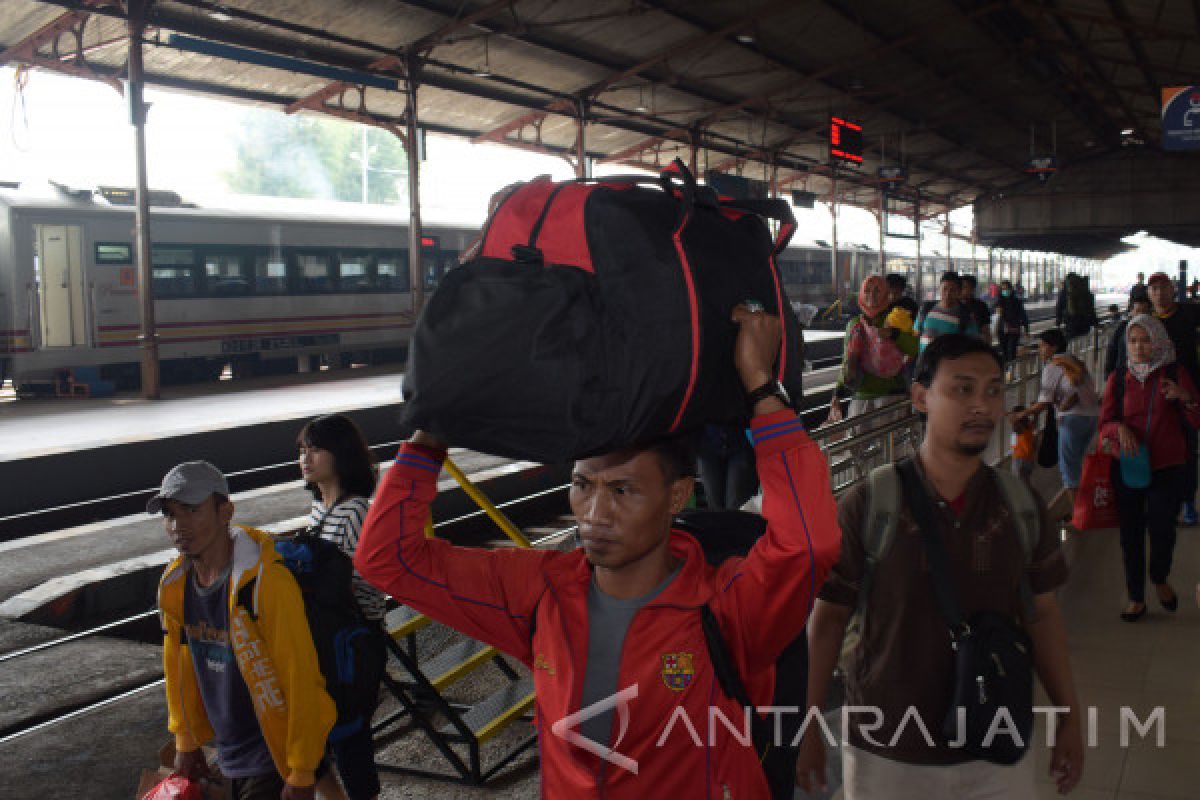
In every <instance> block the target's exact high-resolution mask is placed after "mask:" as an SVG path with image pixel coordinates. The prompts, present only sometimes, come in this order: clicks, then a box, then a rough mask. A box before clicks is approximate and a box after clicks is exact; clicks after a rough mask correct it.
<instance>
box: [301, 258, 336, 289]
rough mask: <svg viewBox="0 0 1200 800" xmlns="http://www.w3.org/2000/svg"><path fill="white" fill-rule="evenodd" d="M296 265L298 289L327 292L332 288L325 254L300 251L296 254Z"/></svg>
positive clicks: (327, 259)
mask: <svg viewBox="0 0 1200 800" xmlns="http://www.w3.org/2000/svg"><path fill="white" fill-rule="evenodd" d="M296 266H297V269H298V272H299V276H300V291H302V292H328V291H329V290H330V289H332V288H333V281H332V280H331V279H330V277H329V258H328V257H327V256H323V255H315V254H313V253H301V254H300V255H298V256H296Z"/></svg>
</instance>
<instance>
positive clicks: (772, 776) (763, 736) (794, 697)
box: [674, 510, 808, 800]
mask: <svg viewBox="0 0 1200 800" xmlns="http://www.w3.org/2000/svg"><path fill="white" fill-rule="evenodd" d="M674 527H675V528H676V529H677V530H681V531H684V532H686V533H690V534H691V535H692V536H694V537H696V539H697V541H699V542H700V546H701V547H702V548H704V557H705V559H706V560H707V561H708V563H709V564H712V565H713V566H719V565H720V564H721V563H722V562H724V561H725V560H726V559H728V558H731V557H733V556H744V555H746V553H748V552H749V551H750V548H751V547H753V546H754V543H755V542H757V541H758V540H759V538H761V537H762V535H763V534H764V533H766V530H767V523H766V520H764V519H763V518H762V517H761V516H759V515H758V514H751V513H749V512H746V511H694V510H692V511H684V512H683V513H681V514H679V515H678V516H676V517H675V525H674ZM700 614H701V618H700V621H701V625H702V626H703V628H704V640H705V643H706V644H707V646H708V656H709V659H711V661H712V664H713V672H714V673H715V674H716V676H717V682H718V683H719V684H720V685H721V691H723V692H724V693H725V695H726V697H730V698H732V699H733V700H736V701H737V702H738V704H739V705H741V706H742V707H743V708H754V704H753V703H752V702H751V701H750V695H749V693H747V691H746V686H745V684H744V683H742V678H741V675H739V674H738V670H737V664H736V662H735V661H734V660H733V654H732V653H731V652H730V651H729V644H728V643H727V642H726V640H725V636H724V634H722V633H721V626H720V624H719V623H718V622H717V618H716V615H715V614H713V612H712V609H711V608H709V607H708V606H707V605H705V606H704V607H703V608H702V609H701V611H700ZM807 694H808V640H807V638H806V637H805V633H804V631H801V632H800V635H799V636H797V637H796V638H795V639H793V640H792V642H791V643H790V644H788V646H787V647H785V648H784V649H783V652H781V653H780V654H779V657H778V658H777V659H776V660H775V691H774V693H773V695H772V697H771V705H773V706H778V707H782V708H796V709H798V711H797V712H796V713H781V714H780V722H781V725H780V739H779V743H780V745H781V746H780V747H775V724H774V720H768V719H765V718H763V717H762V716H760V715H759V714H758V712H756V711H755V712H752V713H751V714H750V732H751V738H752V740H753V742H754V748H755V750H756V752H758V754H759V761H760V763H761V764H762V768H763V772H764V773H765V774H766V777H767V784H768V785H769V786H770V788H771V797H772V798H773V799H774V800H784V799H785V798H787V799H788V800H790V798H791V797H792V795H793V794H794V793H795V790H796V759H797V757H798V756H799V752H800V748H799V747H792V746H791V744H792V741H793V740H794V739H795V738H796V734H797V733H798V732H799V730H800V726H801V724H802V723H803V722H804V716H805V713H806V710H807Z"/></svg>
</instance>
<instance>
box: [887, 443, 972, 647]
mask: <svg viewBox="0 0 1200 800" xmlns="http://www.w3.org/2000/svg"><path fill="white" fill-rule="evenodd" d="M896 469H897V470H898V471H899V473H900V483H901V484H902V485H903V487H904V496H905V497H907V498H908V502H909V507H910V508H911V509H912V512H913V517H914V518H915V519H916V521H917V527H918V528H920V529H921V538H922V540H923V541H924V543H925V556H926V557H927V558H928V559H929V573H930V578H931V579H932V582H933V593H934V595H935V596H936V597H937V602H938V607H939V608H940V609H941V612H942V617H943V619H944V620H945V622H946V626H947V627H948V628H949V629H950V638H951V639H952V640H953V641H954V642H956V643H957V642H958V641H959V640H960V639H961V638H962V637H964V636H966V635H968V634H970V632H971V628H970V626H969V625H967V624H966V622H965V621H964V620H963V615H962V610H961V609H960V608H959V605H958V597H957V596H956V595H955V593H954V588H953V586H952V585H951V583H950V575H951V572H950V556H949V555H947V553H946V546H945V545H944V544H943V543H942V540H941V538H939V536H938V528H939V526H938V524H937V518H936V514H935V512H934V508H933V501H932V500H931V499H930V497H929V492H928V491H927V490H926V489H925V485H924V483H923V482H922V481H921V476H920V475H918V474H917V466H916V464H915V463H914V462H913V459H911V458H906V459H904V460H903V461H901V462H900V463H899V464H897V465H896Z"/></svg>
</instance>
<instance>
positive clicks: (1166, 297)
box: [1146, 280, 1175, 311]
mask: <svg viewBox="0 0 1200 800" xmlns="http://www.w3.org/2000/svg"><path fill="white" fill-rule="evenodd" d="M1146 290H1147V291H1149V292H1150V302H1151V303H1153V304H1154V307H1155V308H1156V309H1158V310H1160V311H1161V310H1165V309H1170V308H1171V307H1172V306H1173V305H1175V285H1174V284H1172V283H1171V282H1170V281H1163V280H1158V281H1155V282H1154V283H1152V284H1150V285H1149V286H1147V287H1146Z"/></svg>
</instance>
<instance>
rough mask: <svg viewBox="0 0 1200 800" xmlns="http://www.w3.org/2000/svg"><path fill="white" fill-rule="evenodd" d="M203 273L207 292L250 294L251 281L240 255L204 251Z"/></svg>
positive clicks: (225, 294)
mask: <svg viewBox="0 0 1200 800" xmlns="http://www.w3.org/2000/svg"><path fill="white" fill-rule="evenodd" d="M204 275H205V279H206V280H207V281H208V291H209V294H214V295H221V296H228V295H244V294H250V292H251V283H250V280H249V278H248V277H247V275H246V272H245V267H244V265H243V264H242V259H241V257H240V256H238V255H236V254H233V253H206V254H205V256H204Z"/></svg>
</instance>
